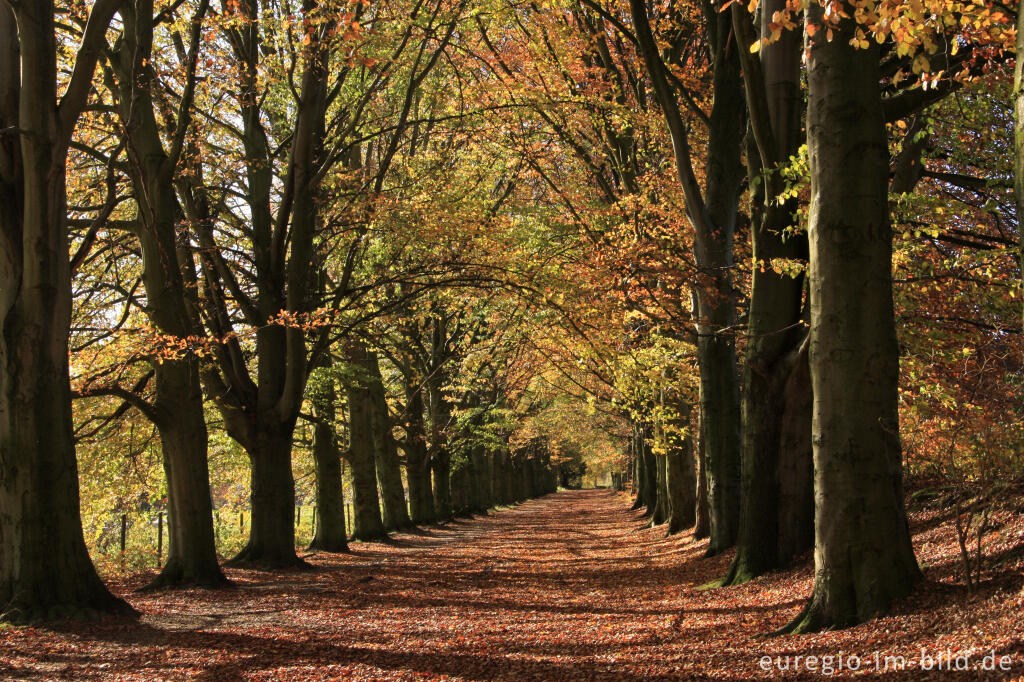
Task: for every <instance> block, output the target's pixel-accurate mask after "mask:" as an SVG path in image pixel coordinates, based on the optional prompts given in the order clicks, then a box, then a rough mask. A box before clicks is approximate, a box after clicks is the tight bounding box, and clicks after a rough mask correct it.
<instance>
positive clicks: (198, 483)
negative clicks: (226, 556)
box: [149, 358, 228, 587]
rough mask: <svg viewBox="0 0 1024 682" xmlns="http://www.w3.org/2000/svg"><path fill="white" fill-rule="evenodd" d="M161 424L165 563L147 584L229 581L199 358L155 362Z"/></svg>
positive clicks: (217, 583)
mask: <svg viewBox="0 0 1024 682" xmlns="http://www.w3.org/2000/svg"><path fill="white" fill-rule="evenodd" d="M155 372H156V393H157V398H156V403H155V407H156V409H157V414H158V416H159V419H158V420H157V428H158V430H159V432H160V445H161V450H162V452H163V464H164V475H165V477H166V479H167V511H168V522H169V527H168V530H169V533H168V539H169V545H168V551H167V563H165V564H164V566H163V568H162V569H161V571H160V574H159V575H158V576H157V577H156V578H155V579H154V580H153V582H152V583H150V585H149V587H163V586H167V585H201V586H203V587H220V586H223V585H225V584H227V583H228V580H227V578H225V577H224V574H223V572H221V569H220V565H219V564H218V563H217V549H216V538H215V536H214V530H213V502H212V498H211V497H210V471H209V465H208V463H207V432H206V416H205V414H204V412H203V395H202V389H201V388H200V383H199V367H198V363H197V362H196V361H195V359H194V358H193V359H190V360H183V361H175V362H165V363H163V364H162V365H160V364H158V365H156V367H155Z"/></svg>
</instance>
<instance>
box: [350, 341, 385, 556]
mask: <svg viewBox="0 0 1024 682" xmlns="http://www.w3.org/2000/svg"><path fill="white" fill-rule="evenodd" d="M345 350H346V356H347V359H348V361H349V362H351V363H352V365H353V367H355V368H357V370H358V373H359V376H357V377H356V378H354V379H352V380H350V381H349V382H348V385H347V386H346V394H347V396H348V416H349V430H348V433H349V445H348V462H349V465H351V467H352V537H353V538H354V539H356V540H379V539H382V538H385V537H387V533H386V531H385V530H384V520H383V518H382V517H381V513H380V500H379V498H378V497H377V464H376V459H375V455H374V442H373V441H374V437H373V415H372V401H373V397H372V395H371V391H370V388H369V381H368V378H367V377H366V372H365V370H366V364H367V355H368V354H367V351H366V347H365V346H364V345H363V344H362V342H360V341H355V340H351V341H349V342H348V343H347V344H346V349H345Z"/></svg>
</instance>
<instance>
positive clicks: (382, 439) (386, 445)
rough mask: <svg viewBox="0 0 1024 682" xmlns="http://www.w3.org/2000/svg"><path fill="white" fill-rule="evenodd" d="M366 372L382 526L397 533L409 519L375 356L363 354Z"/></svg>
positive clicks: (396, 450)
mask: <svg viewBox="0 0 1024 682" xmlns="http://www.w3.org/2000/svg"><path fill="white" fill-rule="evenodd" d="M366 370H367V373H368V374H369V381H370V399H371V404H370V409H371V415H372V424H373V452H374V463H375V464H376V467H377V482H378V483H379V484H380V497H381V512H382V517H383V521H384V527H385V528H386V529H388V530H400V529H402V528H408V527H409V526H410V525H412V522H411V521H410V520H409V509H408V507H406V504H405V488H404V487H403V486H402V467H401V464H400V463H399V461H398V448H397V446H396V445H395V437H394V435H393V434H392V432H391V427H392V423H391V414H390V412H389V410H388V400H387V393H386V392H385V391H384V380H383V378H382V377H381V373H380V365H379V363H378V362H377V356H376V354H374V353H367V361H366Z"/></svg>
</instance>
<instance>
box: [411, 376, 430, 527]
mask: <svg viewBox="0 0 1024 682" xmlns="http://www.w3.org/2000/svg"><path fill="white" fill-rule="evenodd" d="M406 413H407V414H406V426H405V433H406V436H405V474H406V479H407V480H408V482H409V513H410V517H411V520H412V522H413V523H418V524H423V523H433V522H434V521H436V520H437V512H436V511H435V510H434V492H433V487H432V486H431V484H430V454H429V451H428V450H427V438H426V433H425V429H424V426H423V393H422V391H421V390H420V388H419V387H418V386H411V387H407V388H406Z"/></svg>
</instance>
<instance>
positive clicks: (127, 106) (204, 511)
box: [110, 0, 227, 588]
mask: <svg viewBox="0 0 1024 682" xmlns="http://www.w3.org/2000/svg"><path fill="white" fill-rule="evenodd" d="M121 15H122V17H123V19H124V31H123V33H122V40H121V41H120V42H119V48H118V49H117V50H116V51H114V52H113V53H112V55H113V58H112V59H111V62H110V64H111V68H112V70H113V72H114V73H115V74H116V77H117V87H118V90H119V93H120V96H119V97H118V104H119V108H118V112H119V115H120V118H121V123H122V125H123V126H124V130H125V135H127V138H128V139H127V148H128V155H127V157H128V168H129V173H128V174H129V177H130V179H131V183H132V188H133V190H134V197H135V201H136V205H137V208H138V211H137V219H136V222H137V228H136V233H137V236H138V239H139V247H140V250H141V251H142V279H143V283H144V284H145V287H146V302H147V306H146V313H147V315H148V317H149V319H150V321H151V322H152V323H153V326H154V327H156V328H157V329H159V330H160V332H161V333H162V334H164V335H165V336H167V337H169V338H170V339H175V340H184V339H187V338H188V337H191V336H202V331H201V329H200V325H199V321H198V317H197V315H198V313H197V311H196V309H195V308H194V307H193V306H191V305H190V304H189V300H188V296H187V294H186V290H185V277H184V275H183V268H184V267H185V264H184V263H183V262H182V261H181V260H179V254H180V253H181V252H182V249H180V248H179V244H178V239H177V224H178V222H179V220H180V218H181V210H180V207H179V205H178V201H177V198H176V196H175V193H174V191H173V190H172V187H173V182H174V179H175V166H176V162H177V160H176V159H171V158H169V157H168V155H167V153H166V152H165V150H164V143H163V140H162V139H161V131H160V128H159V125H158V124H157V120H156V113H155V105H154V102H153V87H154V86H153V70H152V68H153V67H152V53H153V19H152V17H153V3H152V0H137V2H133V3H122V5H121ZM177 125H178V126H184V125H187V121H183V120H179V121H177ZM175 132H176V133H177V132H178V131H175ZM189 267H193V266H191V265H189ZM193 278H194V276H193ZM153 371H154V374H155V379H156V382H155V383H156V401H155V403H154V412H155V416H156V419H155V424H156V427H157V430H158V431H159V433H160V442H161V449H162V454H163V467H164V474H165V476H166V479H167V507H168V518H169V521H170V534H169V538H170V547H169V551H168V554H167V563H166V564H165V565H164V566H163V569H162V570H161V571H160V574H159V575H158V576H157V577H156V578H155V579H154V580H153V582H152V583H151V584H150V585H149V587H151V588H156V587H164V586H169V585H181V584H198V585H204V586H208V587H217V586H221V585H224V584H226V583H227V579H226V578H225V577H224V575H223V573H222V572H221V570H220V566H219V565H218V564H217V550H216V542H215V536H214V530H213V505H212V502H211V497H210V478H209V465H208V462H207V459H208V450H207V445H208V438H207V430H206V418H205V412H204V407H203V392H202V387H201V383H200V372H199V358H198V357H196V356H195V355H194V354H192V353H191V352H190V351H185V352H184V353H183V354H182V355H181V356H173V355H172V356H169V357H164V356H160V357H158V358H157V360H156V361H155V362H154V363H153Z"/></svg>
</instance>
